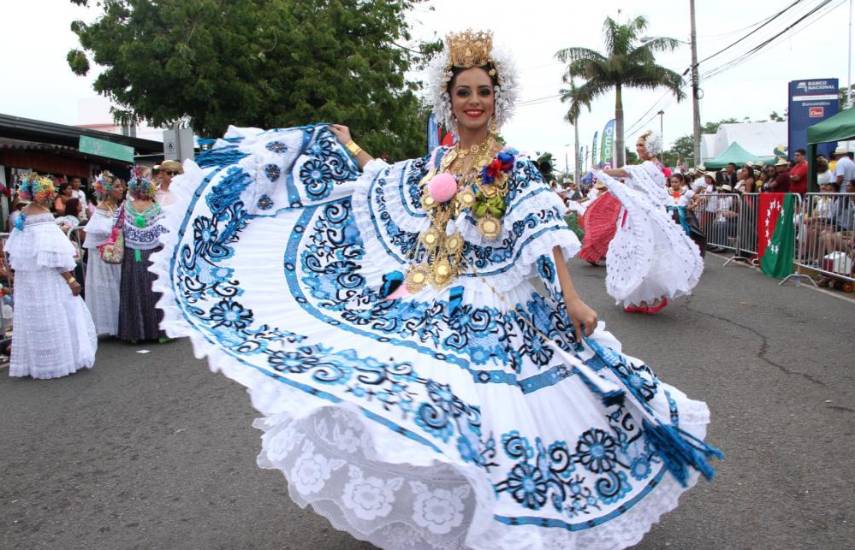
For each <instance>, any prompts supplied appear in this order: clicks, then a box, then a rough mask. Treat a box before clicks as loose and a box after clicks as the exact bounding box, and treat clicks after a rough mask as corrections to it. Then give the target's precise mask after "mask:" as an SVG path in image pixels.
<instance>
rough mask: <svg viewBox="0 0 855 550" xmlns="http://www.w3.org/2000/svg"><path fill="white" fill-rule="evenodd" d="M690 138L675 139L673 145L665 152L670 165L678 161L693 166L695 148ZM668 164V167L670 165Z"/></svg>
mask: <svg viewBox="0 0 855 550" xmlns="http://www.w3.org/2000/svg"><path fill="white" fill-rule="evenodd" d="M694 143H695V142H694V139H692V136H683V137H680V138H677V140H676V141H675V142H674V145H673V146H672V147H671V149H669V150H668V151H666V152H665V155H666V156H667V158H668V160H669V161H671V164H675V165H676V164H677V163H678V162H680V161H683V162H685V163H686V164H688V165H689V166H695V164H696V163H695V147H694ZM671 164H669V166H670V165H671Z"/></svg>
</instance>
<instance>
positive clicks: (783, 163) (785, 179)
mask: <svg viewBox="0 0 855 550" xmlns="http://www.w3.org/2000/svg"><path fill="white" fill-rule="evenodd" d="M766 188H767V189H768V190H769V191H772V192H773V193H788V192H789V191H790V163H789V162H787V159H783V158H780V159H778V162H776V163H775V179H773V180H771V181H767V182H766Z"/></svg>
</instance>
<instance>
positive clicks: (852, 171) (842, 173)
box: [834, 145, 855, 193]
mask: <svg viewBox="0 0 855 550" xmlns="http://www.w3.org/2000/svg"><path fill="white" fill-rule="evenodd" d="M834 158H835V159H837V165H836V166H835V168H834V180H835V182H836V183H837V185H838V186H839V187H840V189H841V190H844V191H843V192H844V193H845V192H846V191H845V189H846V186H847V184H848V183H849V182H850V181H852V180H855V162H852V153H850V152H849V149H848V148H847V147H846V146H845V145H838V146H837V149H835V150H834Z"/></svg>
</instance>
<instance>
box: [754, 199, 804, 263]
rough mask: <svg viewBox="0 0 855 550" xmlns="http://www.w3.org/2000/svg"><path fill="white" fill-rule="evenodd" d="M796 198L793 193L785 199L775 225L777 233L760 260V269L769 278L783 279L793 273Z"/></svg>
mask: <svg viewBox="0 0 855 550" xmlns="http://www.w3.org/2000/svg"><path fill="white" fill-rule="evenodd" d="M795 200H796V198H795V196H794V195H793V194H792V193H788V194H787V196H786V197H784V208H783V210H782V211H781V215H780V216H778V223H777V224H775V233H774V234H773V235H772V240H771V241H770V242H769V246H767V247H766V253H765V254H763V259H762V260H760V269H761V270H762V271H763V273H765V274H766V275H768V276H769V277H775V278H778V279H780V278H782V277H786V276H787V275H789V274H790V273H792V272H793V251H794V250H795V240H796V229H795V227H794V225H793V202H795Z"/></svg>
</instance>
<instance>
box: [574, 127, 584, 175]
mask: <svg viewBox="0 0 855 550" xmlns="http://www.w3.org/2000/svg"><path fill="white" fill-rule="evenodd" d="M573 131H574V132H575V133H576V147H575V150H576V155H575V159H574V162H573V165H574V166H573V176H574V179H573V182H574V183H575V184H576V185H579V182H580V181H582V157H581V154H582V151H581V150H580V149H579V121H578V120H576V122H574V123H573Z"/></svg>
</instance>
